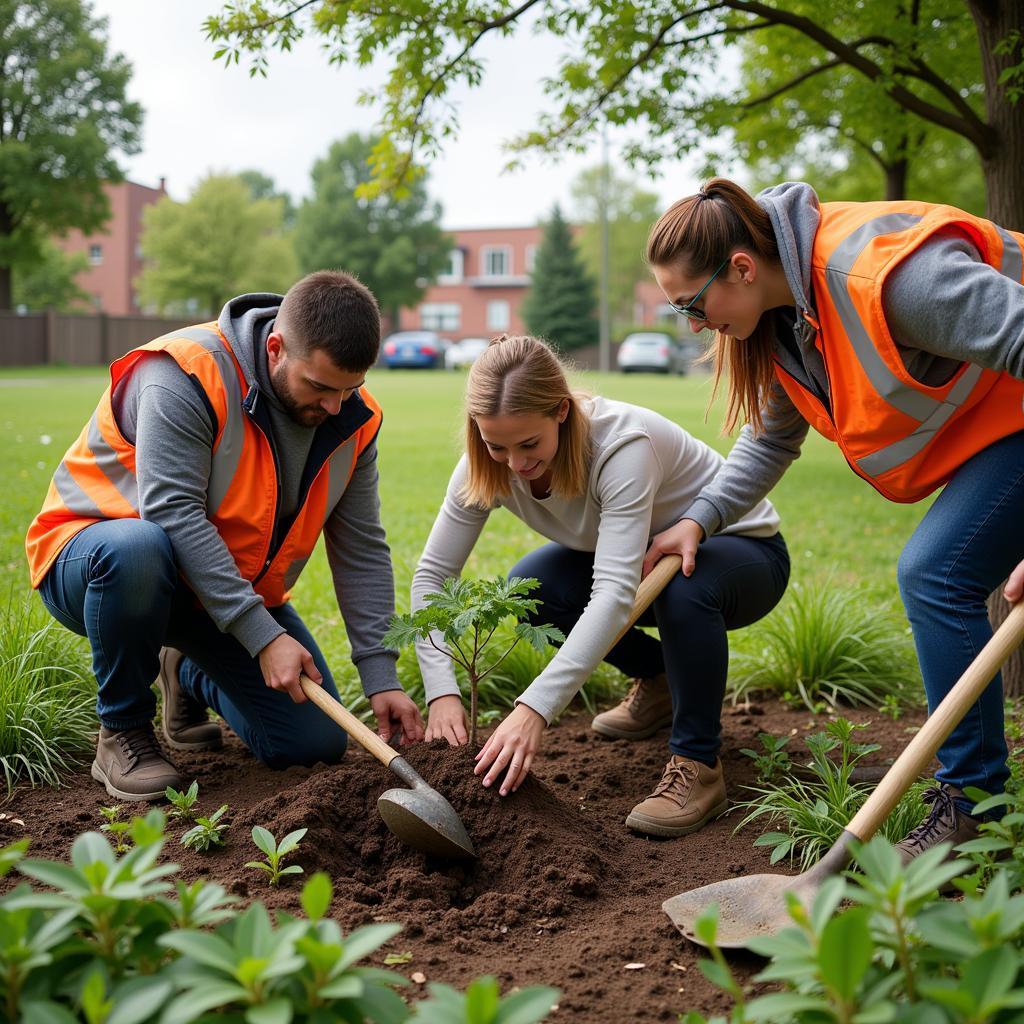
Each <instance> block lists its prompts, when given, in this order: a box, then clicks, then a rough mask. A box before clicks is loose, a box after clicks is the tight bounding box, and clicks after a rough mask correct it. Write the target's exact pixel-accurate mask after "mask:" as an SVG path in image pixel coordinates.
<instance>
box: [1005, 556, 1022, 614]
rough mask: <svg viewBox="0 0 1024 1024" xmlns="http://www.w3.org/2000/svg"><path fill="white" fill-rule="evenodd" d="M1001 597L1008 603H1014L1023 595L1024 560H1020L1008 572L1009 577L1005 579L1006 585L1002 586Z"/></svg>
mask: <svg viewBox="0 0 1024 1024" xmlns="http://www.w3.org/2000/svg"><path fill="white" fill-rule="evenodd" d="M1003 597H1005V598H1006V600H1007V601H1009V602H1010V604H1016V603H1017V602H1018V601H1019V600H1020V599H1021V597H1024V562H1021V563H1020V565H1018V566H1017V568H1016V569H1014V570H1013V572H1011V573H1010V578H1009V579H1008V580H1007V581H1006V586H1005V587H1003Z"/></svg>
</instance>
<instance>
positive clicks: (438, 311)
mask: <svg viewBox="0 0 1024 1024" xmlns="http://www.w3.org/2000/svg"><path fill="white" fill-rule="evenodd" d="M461 325H462V307H461V306H460V305H459V303H457V302H424V303H421V304H420V326H421V327H422V328H423V329H424V330H425V331H426V330H429V331H457V330H459V328H460V327H461Z"/></svg>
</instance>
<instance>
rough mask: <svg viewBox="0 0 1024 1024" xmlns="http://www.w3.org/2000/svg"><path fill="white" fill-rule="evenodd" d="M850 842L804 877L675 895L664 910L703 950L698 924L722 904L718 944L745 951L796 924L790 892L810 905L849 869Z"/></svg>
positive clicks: (736, 882)
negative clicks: (710, 909) (790, 907)
mask: <svg viewBox="0 0 1024 1024" xmlns="http://www.w3.org/2000/svg"><path fill="white" fill-rule="evenodd" d="M851 839H853V836H851V835H850V834H849V833H848V832H844V833H843V835H842V836H841V837H840V839H839V840H838V842H836V843H835V845H834V846H833V847H832V848H831V849H830V850H829V852H828V853H827V854H826V855H825V856H824V857H822V859H821V860H819V861H818V863H817V864H815V865H814V867H813V868H811V869H810V871H805V872H803V874H799V875H748V876H747V877H746V878H727V879H725V880H724V881H721V882H712V883H711V884H710V885H703V886H701V887H700V888H699V889H691V890H690V891H689V892H683V893H680V894H679V895H678V896H673V897H672V898H671V899H668V900H665V902H664V903H662V905H661V909H662V910H664V911H665V913H666V914H668V916H669V917H670V918H671V919H672V923H673V924H674V925H675V926H676V927H677V928H678V929H679V930H680V931H681V932H682V933H683V935H684V936H685V937H686V938H687V939H689V940H690V941H691V942H695V943H697V945H700V946H704V945H707V943H705V942H704V940H703V939H702V938H701V937H700V936H699V935H698V933H697V930H696V921H697V918H699V917H700V916H701V914H703V913H704V911H705V910H707V908H708V907H709V906H710V905H711V904H712V903H717V904H718V928H717V931H716V934H715V945H716V946H719V947H720V948H722V949H742V948H743V947H744V946H745V945H746V944H747V943H748V942H749V941H750V940H751V939H756V938H760V937H761V936H766V935H776V934H777V933H778V932H780V931H782V929H783V928H786V927H787V926H789V925H792V924H793V920H792V919H791V918H790V916H789V914H788V912H787V910H786V893H787V892H791V893H793V894H794V895H795V896H797V897H798V898H799V900H800V902H801V903H802V904H803V905H804V906H809V905H810V903H811V902H812V901H813V899H814V896H815V894H816V893H817V891H818V889H819V888H820V887H821V884H822V882H824V881H825V880H826V879H827V878H829V877H830V876H831V875H834V874H835V873H836V872H837V871H841V870H842V869H843V868H844V867H845V866H846V863H847V861H848V860H849V854H848V852H847V851H848V846H849V842H850V840H851Z"/></svg>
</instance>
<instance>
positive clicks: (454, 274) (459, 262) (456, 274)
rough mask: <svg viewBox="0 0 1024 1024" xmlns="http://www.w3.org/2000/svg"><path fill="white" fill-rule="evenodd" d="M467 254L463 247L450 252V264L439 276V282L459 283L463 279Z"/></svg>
mask: <svg viewBox="0 0 1024 1024" xmlns="http://www.w3.org/2000/svg"><path fill="white" fill-rule="evenodd" d="M465 259H466V254H465V253H464V252H463V251H462V250H461V249H452V251H451V252H450V253H448V266H447V267H446V268H445V269H444V270H442V271H441V273H440V274H439V275H438V277H437V283H438V284H458V283H459V282H460V281H461V280H462V275H463V271H464V264H465Z"/></svg>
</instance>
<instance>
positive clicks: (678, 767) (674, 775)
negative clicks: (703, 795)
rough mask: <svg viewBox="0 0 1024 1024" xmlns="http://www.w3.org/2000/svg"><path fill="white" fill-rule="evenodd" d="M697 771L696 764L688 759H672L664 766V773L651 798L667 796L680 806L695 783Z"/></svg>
mask: <svg viewBox="0 0 1024 1024" xmlns="http://www.w3.org/2000/svg"><path fill="white" fill-rule="evenodd" d="M697 771H698V769H697V764H696V762H694V761H691V760H690V759H689V758H682V759H680V760H676V759H675V758H673V759H672V760H671V761H669V763H668V764H667V765H665V773H664V774H663V775H662V777H661V781H660V782H659V783H658V785H657V786H656V787H655V789H654V792H653V793H652V794H651V796H652V797H655V796H662V795H667V796H670V797H672V798H673V799H675V800H678V801H679V802H680V804H682V803H683V802H684V801H685V800H686V797H687V796H688V795H689V793H690V790H691V789H692V788H693V785H694V783H695V782H696V781H697Z"/></svg>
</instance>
